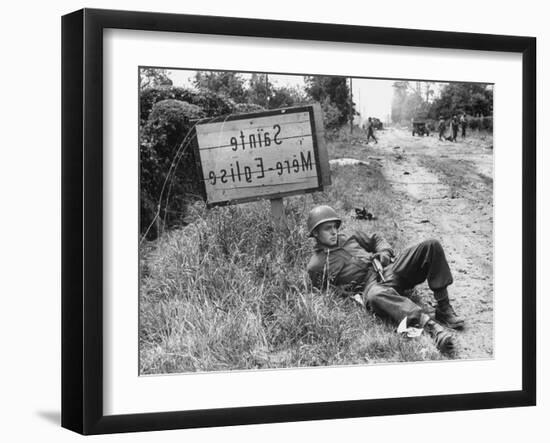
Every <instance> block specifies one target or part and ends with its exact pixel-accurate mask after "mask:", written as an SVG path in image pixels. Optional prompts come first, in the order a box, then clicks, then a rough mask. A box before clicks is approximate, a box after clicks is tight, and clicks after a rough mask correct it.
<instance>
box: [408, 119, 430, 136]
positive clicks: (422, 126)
mask: <svg viewBox="0 0 550 443" xmlns="http://www.w3.org/2000/svg"><path fill="white" fill-rule="evenodd" d="M416 134H418V135H430V131H429V129H428V127H427V126H426V122H425V121H418V120H417V121H413V129H412V135H413V136H414V135H416Z"/></svg>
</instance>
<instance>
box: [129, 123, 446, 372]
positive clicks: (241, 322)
mask: <svg viewBox="0 0 550 443" xmlns="http://www.w3.org/2000/svg"><path fill="white" fill-rule="evenodd" d="M361 137H362V135H361V132H360V131H358V134H357V135H356V136H355V138H353V137H350V136H349V134H346V133H345V132H343V133H342V134H340V136H339V137H335V139H334V140H332V141H331V142H329V145H328V150H329V157H330V158H337V157H354V158H358V159H363V160H366V161H369V164H368V165H366V166H365V165H360V166H346V167H334V168H333V170H332V180H333V183H332V186H330V187H328V188H327V189H326V191H324V192H318V193H313V194H305V195H301V196H296V197H291V198H287V199H285V212H286V215H287V225H288V229H287V230H285V232H279V231H278V230H277V229H274V228H273V227H272V225H271V223H270V218H271V215H270V207H269V202H265V201H260V202H254V203H248V204H243V205H237V206H227V207H219V208H213V209H207V208H206V207H205V206H204V205H203V204H202V203H196V204H194V205H193V206H192V207H190V208H189V213H188V214H187V216H186V222H187V223H188V224H187V225H186V226H185V227H182V228H179V229H176V230H172V231H169V232H166V233H164V234H162V235H161V236H160V237H159V238H158V239H156V240H154V241H151V242H145V243H144V244H142V245H141V247H140V306H139V309H140V316H139V327H140V328H139V343H140V373H142V374H162V373H177V372H189V371H192V372H196V371H227V370H243V369H265V368H290V367H310V366H327V365H331V366H332V365H354V364H372V363H388V362H405V361H407V362H408V361H420V360H438V359H441V358H445V357H442V356H441V355H440V354H439V352H438V351H437V350H436V349H435V347H434V345H433V343H432V341H431V339H430V338H428V337H426V336H425V335H423V336H421V337H420V338H418V339H414V340H410V339H407V338H404V337H401V336H399V335H397V334H396V333H395V327H394V326H391V325H389V324H387V323H386V322H384V321H382V320H380V319H379V318H377V317H375V316H374V315H373V314H372V313H370V312H366V311H365V310H364V308H362V307H361V306H359V305H358V304H357V303H355V302H354V301H352V300H351V299H348V298H341V297H339V296H337V295H336V294H334V293H333V292H332V291H331V290H328V291H323V292H320V291H318V290H314V289H312V288H311V286H310V282H309V280H308V276H307V273H306V271H305V266H306V264H307V262H308V260H309V256H310V255H311V252H312V246H313V242H312V240H310V239H308V237H307V232H306V229H305V222H306V218H307V213H308V212H309V210H310V209H311V208H312V207H313V206H314V205H316V204H321V203H323V204H329V205H332V206H333V207H334V208H335V209H336V210H337V211H338V212H339V213H340V214H341V215H342V218H343V231H344V232H351V231H353V230H355V229H361V230H365V231H367V232H370V233H372V232H375V231H376V232H380V233H381V234H382V235H383V236H385V237H386V238H387V239H388V240H389V241H390V243H392V245H394V247H395V248H396V249H398V250H399V249H402V248H403V247H404V246H406V245H405V244H404V238H403V236H402V233H401V230H400V229H399V206H398V204H397V203H396V201H397V199H395V198H392V190H391V187H390V185H389V184H388V183H387V182H386V181H385V180H384V177H383V175H382V173H381V166H380V164H378V162H377V161H376V160H375V159H372V160H369V159H368V157H369V149H368V147H365V146H363V145H361V144H360V143H361ZM363 206H364V207H366V208H367V209H368V211H369V212H371V213H373V214H374V216H375V217H376V219H375V220H372V221H369V222H367V221H359V220H356V219H355V218H354V215H355V211H354V208H355V207H363Z"/></svg>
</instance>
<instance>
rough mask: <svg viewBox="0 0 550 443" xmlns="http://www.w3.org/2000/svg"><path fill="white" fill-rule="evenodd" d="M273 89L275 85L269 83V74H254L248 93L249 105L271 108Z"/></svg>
mask: <svg viewBox="0 0 550 443" xmlns="http://www.w3.org/2000/svg"><path fill="white" fill-rule="evenodd" d="M272 88H273V85H272V84H271V82H270V81H269V77H268V76H267V74H252V77H250V80H249V88H248V91H247V101H248V103H253V104H255V105H260V106H263V107H264V108H269V99H270V91H271V90H272Z"/></svg>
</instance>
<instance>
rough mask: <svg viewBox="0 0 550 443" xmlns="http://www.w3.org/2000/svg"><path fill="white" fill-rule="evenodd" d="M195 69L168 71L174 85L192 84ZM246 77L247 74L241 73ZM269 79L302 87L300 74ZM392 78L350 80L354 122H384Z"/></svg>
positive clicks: (389, 99)
mask: <svg viewBox="0 0 550 443" xmlns="http://www.w3.org/2000/svg"><path fill="white" fill-rule="evenodd" d="M195 72H196V71H189V70H183V69H181V70H180V69H171V70H170V71H169V73H168V75H169V77H170V79H171V80H172V81H173V82H174V85H175V86H185V87H191V86H193V77H194V75H195ZM243 76H244V77H245V78H246V77H248V76H249V75H248V74H243ZM269 81H270V82H271V83H272V84H274V85H276V86H291V87H300V88H303V87H304V77H303V76H302V75H276V74H269ZM392 84H393V80H380V79H364V78H354V79H353V80H352V93H353V101H354V102H355V107H356V110H357V111H358V112H359V113H360V114H361V115H360V117H356V119H357V120H358V121H356V122H355V123H356V124H361V123H362V122H363V121H364V120H366V119H367V117H377V118H379V119H380V120H382V121H383V122H384V123H386V122H388V121H389V118H390V115H391V101H392V97H393V89H392Z"/></svg>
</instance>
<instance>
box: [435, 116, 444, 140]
mask: <svg viewBox="0 0 550 443" xmlns="http://www.w3.org/2000/svg"><path fill="white" fill-rule="evenodd" d="M437 129H438V130H439V140H443V141H445V119H444V118H443V116H442V115H440V116H439V125H438V126H437Z"/></svg>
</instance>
